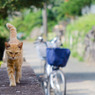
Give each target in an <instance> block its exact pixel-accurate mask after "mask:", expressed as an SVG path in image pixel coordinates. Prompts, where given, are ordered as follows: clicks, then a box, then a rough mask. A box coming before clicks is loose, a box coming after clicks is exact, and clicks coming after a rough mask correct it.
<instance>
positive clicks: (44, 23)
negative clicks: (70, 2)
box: [42, 1, 48, 40]
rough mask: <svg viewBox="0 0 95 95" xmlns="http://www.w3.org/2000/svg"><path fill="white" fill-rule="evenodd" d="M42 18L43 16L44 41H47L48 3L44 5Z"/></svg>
mask: <svg viewBox="0 0 95 95" xmlns="http://www.w3.org/2000/svg"><path fill="white" fill-rule="evenodd" d="M42 16H43V31H44V39H45V40H47V32H48V27H47V4H46V1H45V2H44V4H43V11H42Z"/></svg>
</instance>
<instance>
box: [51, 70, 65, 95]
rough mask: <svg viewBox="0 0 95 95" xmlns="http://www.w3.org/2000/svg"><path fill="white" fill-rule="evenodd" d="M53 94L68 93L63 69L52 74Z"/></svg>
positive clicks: (62, 94)
mask: <svg viewBox="0 0 95 95" xmlns="http://www.w3.org/2000/svg"><path fill="white" fill-rule="evenodd" d="M50 84H51V87H52V90H51V95H66V80H65V76H64V74H63V72H62V71H60V70H57V71H53V72H52V73H51V75H50Z"/></svg>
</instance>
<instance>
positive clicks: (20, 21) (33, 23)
mask: <svg viewBox="0 0 95 95" xmlns="http://www.w3.org/2000/svg"><path fill="white" fill-rule="evenodd" d="M26 12H27V10H25V11H24V12H23V16H22V17H14V19H13V20H12V21H11V22H10V23H11V24H13V25H14V26H15V27H16V28H17V31H18V32H23V33H25V34H26V35H29V34H30V32H31V31H32V29H33V28H34V27H39V26H41V25H42V15H41V14H42V12H41V10H38V11H37V12H31V11H30V12H29V13H27V15H26Z"/></svg>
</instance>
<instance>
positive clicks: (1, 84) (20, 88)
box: [0, 63, 44, 95]
mask: <svg viewBox="0 0 95 95" xmlns="http://www.w3.org/2000/svg"><path fill="white" fill-rule="evenodd" d="M0 95H44V93H43V90H42V88H41V85H40V83H39V81H38V79H37V77H36V75H35V73H34V71H33V70H32V69H31V67H30V65H29V64H28V63H24V64H23V67H22V79H21V83H20V84H17V86H16V87H10V86H9V78H8V75H7V69H6V66H5V63H4V64H3V65H2V66H1V68H0Z"/></svg>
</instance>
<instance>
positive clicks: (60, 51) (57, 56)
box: [47, 48, 70, 67]
mask: <svg viewBox="0 0 95 95" xmlns="http://www.w3.org/2000/svg"><path fill="white" fill-rule="evenodd" d="M69 56H70V50H69V49H66V48H47V62H48V64H50V65H52V66H58V67H64V66H66V63H67V61H68V59H69Z"/></svg>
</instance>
